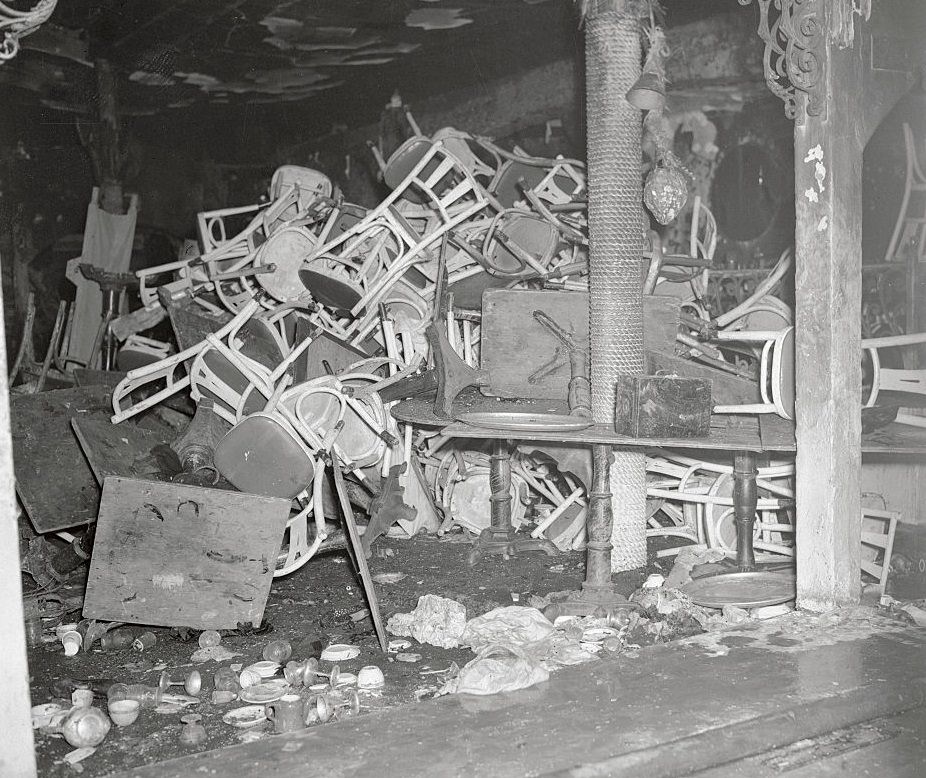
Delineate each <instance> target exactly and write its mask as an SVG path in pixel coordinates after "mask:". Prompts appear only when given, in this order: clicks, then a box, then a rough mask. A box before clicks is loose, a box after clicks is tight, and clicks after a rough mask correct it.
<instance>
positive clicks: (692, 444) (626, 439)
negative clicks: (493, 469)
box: [442, 416, 794, 451]
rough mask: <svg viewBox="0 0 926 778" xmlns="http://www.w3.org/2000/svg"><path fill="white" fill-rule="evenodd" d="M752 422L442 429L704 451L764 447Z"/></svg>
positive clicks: (453, 433)
mask: <svg viewBox="0 0 926 778" xmlns="http://www.w3.org/2000/svg"><path fill="white" fill-rule="evenodd" d="M749 421H750V422H751V424H744V425H734V424H731V423H730V421H729V417H720V416H714V417H712V418H711V429H710V433H709V434H708V435H707V436H706V437H703V438H670V437H655V438H638V437H632V436H630V435H618V434H617V433H615V432H614V430H613V429H611V428H610V427H609V426H608V425H606V424H595V425H593V426H591V427H588V428H587V429H584V430H578V431H574V432H563V431H560V432H552V431H536V432H531V431H518V432H510V431H505V430H493V429H488V428H486V427H473V426H470V425H468V424H463V423H462V422H454V423H453V424H450V425H448V426H447V427H445V428H444V429H443V430H442V433H443V434H444V435H446V436H447V437H451V438H475V439H477V440H491V439H501V440H519V441H522V440H525V441H526V440H530V441H555V442H559V443H574V444H580V443H581V444H586V445H588V444H593V443H606V444H608V445H610V446H613V447H614V448H618V449H620V448H631V449H632V448H639V449H644V448H679V449H694V450H701V451H762V450H763V449H762V441H761V439H760V438H759V429H758V425H757V424H756V423H755V419H754V418H750V419H749ZM764 450H766V451H794V446H793V445H791V447H790V448H788V447H785V446H782V447H781V448H774V449H764Z"/></svg>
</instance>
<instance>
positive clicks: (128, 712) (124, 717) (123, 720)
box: [109, 700, 139, 727]
mask: <svg viewBox="0 0 926 778" xmlns="http://www.w3.org/2000/svg"><path fill="white" fill-rule="evenodd" d="M138 709H139V702H138V700H114V701H113V702H111V703H109V717H110V718H111V719H112V720H113V723H114V724H115V725H116V726H117V727H127V726H129V724H132V723H134V721H135V719H137V718H138Z"/></svg>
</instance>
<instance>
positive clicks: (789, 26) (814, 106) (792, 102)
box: [739, 0, 827, 124]
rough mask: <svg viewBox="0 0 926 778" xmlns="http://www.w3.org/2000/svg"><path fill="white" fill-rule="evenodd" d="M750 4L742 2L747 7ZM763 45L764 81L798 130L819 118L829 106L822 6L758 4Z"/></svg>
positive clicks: (815, 0) (790, 0) (765, 0)
mask: <svg viewBox="0 0 926 778" xmlns="http://www.w3.org/2000/svg"><path fill="white" fill-rule="evenodd" d="M751 2H752V0H739V3H740V5H749V4H750V3H751ZM757 2H758V5H759V37H760V38H761V39H762V41H763V42H764V43H765V54H764V56H763V65H764V68H765V81H766V83H767V84H768V88H769V89H770V90H771V92H772V94H774V95H775V96H776V97H778V98H780V99H781V100H782V101H783V102H784V104H785V115H786V116H787V117H788V118H789V119H794V120H796V121H797V123H798V124H801V123H802V122H803V119H804V116H805V115H809V116H821V115H823V113H824V110H825V107H826V102H825V99H824V97H825V95H824V90H825V88H826V79H825V68H826V45H827V37H826V29H825V27H826V24H825V15H824V7H823V6H824V3H823V0H757Z"/></svg>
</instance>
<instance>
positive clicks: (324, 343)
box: [293, 319, 369, 383]
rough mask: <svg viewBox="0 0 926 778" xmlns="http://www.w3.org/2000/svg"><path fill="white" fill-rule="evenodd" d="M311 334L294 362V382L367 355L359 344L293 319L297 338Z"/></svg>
mask: <svg viewBox="0 0 926 778" xmlns="http://www.w3.org/2000/svg"><path fill="white" fill-rule="evenodd" d="M308 337H311V338H312V342H311V343H310V344H309V345H308V346H307V347H306V349H305V351H303V352H302V354H300V355H299V358H298V359H297V360H296V361H295V363H294V364H293V371H294V375H295V381H296V383H301V382H302V381H308V380H310V379H312V378H320V377H321V376H325V375H332V374H334V373H338V372H340V371H341V370H344V368H346V367H348V366H349V365H352V364H353V363H354V362H357V361H359V360H361V359H365V358H366V357H367V356H369V355H368V354H367V353H365V352H364V351H361V350H360V349H359V348H356V347H355V346H352V345H350V344H349V343H346V342H345V341H343V340H339V339H338V338H336V337H335V336H334V335H331V334H330V333H327V332H322V331H321V330H319V329H318V328H317V327H315V326H314V325H312V324H311V323H310V322H308V321H306V320H305V319H300V320H299V321H298V322H297V323H296V341H297V342H300V343H301V342H302V340H304V339H305V338H308Z"/></svg>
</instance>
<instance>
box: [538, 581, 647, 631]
mask: <svg viewBox="0 0 926 778" xmlns="http://www.w3.org/2000/svg"><path fill="white" fill-rule="evenodd" d="M635 609H636V606H635V605H634V604H633V603H632V602H630V600H628V599H627V598H626V597H624V595H622V594H618V593H617V592H616V591H614V589H613V587H612V586H611V585H610V584H608V585H606V586H592V585H590V584H587V583H584V584H582V589H581V590H580V591H578V592H575V593H574V594H571V595H570V596H569V597H568V599H566V600H563V601H562V602H554V603H552V604H551V605H548V606H547V607H546V608H544V610H543V615H544V616H546V617H547V618H548V619H549V620H550V621H555V620H556V619H557V618H559V617H560V616H598V617H600V618H608V619H613V620H615V621H619V622H621V623H626V620H627V616H628V614H629V613H630V611H632V610H635Z"/></svg>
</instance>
